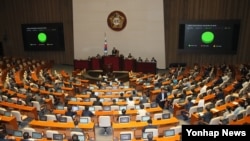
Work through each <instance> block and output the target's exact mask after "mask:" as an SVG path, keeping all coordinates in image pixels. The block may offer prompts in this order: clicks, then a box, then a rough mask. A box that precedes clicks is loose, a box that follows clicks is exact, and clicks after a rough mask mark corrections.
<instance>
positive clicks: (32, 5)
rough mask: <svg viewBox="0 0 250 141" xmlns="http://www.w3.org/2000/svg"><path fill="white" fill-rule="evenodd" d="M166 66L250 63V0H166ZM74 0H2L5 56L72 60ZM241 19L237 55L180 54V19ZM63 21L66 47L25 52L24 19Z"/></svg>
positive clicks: (0, 26)
mask: <svg viewBox="0 0 250 141" xmlns="http://www.w3.org/2000/svg"><path fill="white" fill-rule="evenodd" d="M163 1H164V21H165V23H164V26H165V48H166V49H165V51H166V55H165V56H162V57H165V58H166V66H168V65H169V64H170V63H176V62H177V63H178V62H184V63H187V64H188V65H193V64H194V63H199V64H208V63H212V64H218V63H224V62H225V63H230V64H238V63H248V62H249V61H250V57H249V53H250V47H249V44H250V40H249V38H250V1H249V0H163ZM72 11H73V10H72V0H0V41H2V42H3V47H4V54H5V55H6V56H16V57H19V56H20V57H32V58H36V59H47V60H54V61H55V63H63V64H73V59H74V49H73V46H74V45H73V13H72ZM210 19H214V20H217V19H240V20H241V33H240V39H239V48H238V53H237V55H205V54H178V53H177V49H178V34H179V33H178V30H179V29H178V28H179V21H181V20H210ZM39 22H62V23H63V24H64V36H65V51H64V52H62V51H59V52H58V51H57V52H55V51H54V52H25V51H24V50H23V42H22V35H21V24H22V23H39Z"/></svg>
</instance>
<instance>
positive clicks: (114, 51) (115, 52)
mask: <svg viewBox="0 0 250 141" xmlns="http://www.w3.org/2000/svg"><path fill="white" fill-rule="evenodd" d="M117 53H118V50H117V49H116V48H115V47H113V49H112V55H117Z"/></svg>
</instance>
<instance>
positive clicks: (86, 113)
mask: <svg viewBox="0 0 250 141" xmlns="http://www.w3.org/2000/svg"><path fill="white" fill-rule="evenodd" d="M82 116H88V117H92V116H94V114H93V113H92V112H91V111H83V112H82Z"/></svg>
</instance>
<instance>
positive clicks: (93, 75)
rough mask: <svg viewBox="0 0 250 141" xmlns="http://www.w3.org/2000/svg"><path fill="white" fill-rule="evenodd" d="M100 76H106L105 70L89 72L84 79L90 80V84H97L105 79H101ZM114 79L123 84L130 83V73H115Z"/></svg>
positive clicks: (113, 74) (113, 73)
mask: <svg viewBox="0 0 250 141" xmlns="http://www.w3.org/2000/svg"><path fill="white" fill-rule="evenodd" d="M100 75H101V76H103V75H105V74H104V72H103V70H88V71H87V73H86V74H85V75H84V78H85V79H88V80H89V81H90V83H95V82H97V81H100V80H102V79H103V78H100V77H99V76H100ZM112 77H113V78H117V79H118V80H120V81H122V82H127V81H129V74H128V71H113V72H112Z"/></svg>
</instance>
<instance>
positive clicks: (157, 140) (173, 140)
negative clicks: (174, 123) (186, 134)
mask: <svg viewBox="0 0 250 141" xmlns="http://www.w3.org/2000/svg"><path fill="white" fill-rule="evenodd" d="M180 139H181V136H180V135H178V134H177V135H175V136H170V137H154V138H153V140H154V141H179V140H180ZM131 141H145V140H143V139H132V140H131Z"/></svg>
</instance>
